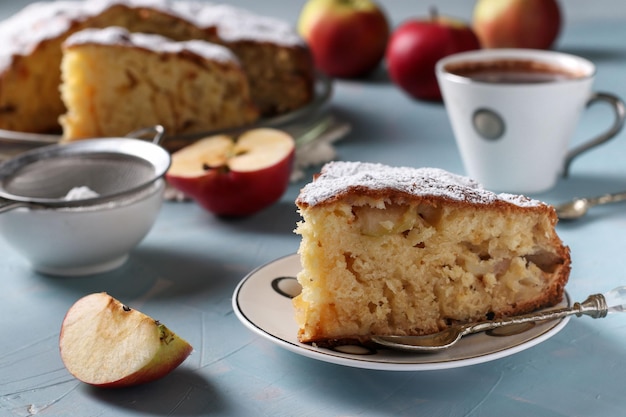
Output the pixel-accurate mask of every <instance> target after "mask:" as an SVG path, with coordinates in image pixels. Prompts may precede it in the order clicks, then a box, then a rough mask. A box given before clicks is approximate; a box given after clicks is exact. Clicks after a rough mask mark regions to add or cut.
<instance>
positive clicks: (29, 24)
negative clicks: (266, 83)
mask: <svg viewBox="0 0 626 417" xmlns="http://www.w3.org/2000/svg"><path fill="white" fill-rule="evenodd" d="M117 5H122V6H126V7H128V8H131V9H140V8H150V9H153V10H157V11H160V12H163V13H166V14H170V15H172V16H175V17H178V18H180V19H182V20H185V21H187V22H189V23H190V24H192V25H195V26H197V27H198V28H201V29H215V30H216V31H217V35H218V36H219V37H220V38H221V39H223V40H225V41H238V40H252V41H258V42H271V43H275V44H278V45H284V46H303V45H304V41H303V40H302V39H301V38H300V36H298V34H297V32H296V31H295V30H294V28H293V27H291V25H290V24H288V23H287V22H284V21H282V20H280V19H276V18H271V17H265V16H259V15H257V14H254V13H252V12H249V11H247V10H244V9H241V8H237V7H233V6H229V5H225V4H215V3H209V2H203V1H184V0H87V1H80V0H77V1H51V2H37V3H31V4H29V5H28V6H26V7H25V8H24V9H22V10H21V11H19V12H18V13H16V14H15V15H13V16H11V17H10V18H8V19H6V20H4V21H3V22H0V68H2V67H3V66H6V65H8V64H9V63H10V62H11V57H12V55H27V54H29V53H30V51H32V49H33V48H35V47H36V46H37V45H38V44H39V43H40V42H42V41H44V40H46V39H52V38H55V37H58V36H61V35H63V34H64V33H65V32H67V31H68V30H69V29H70V28H71V27H72V26H73V25H74V24H76V23H77V22H80V21H81V20H85V19H87V18H89V17H92V16H97V15H99V14H100V13H102V12H104V11H106V10H107V9H109V8H111V7H114V6H117Z"/></svg>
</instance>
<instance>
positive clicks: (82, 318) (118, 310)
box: [59, 292, 193, 388]
mask: <svg viewBox="0 0 626 417" xmlns="http://www.w3.org/2000/svg"><path fill="white" fill-rule="evenodd" d="M59 350H60V353H61V359H62V360H63V363H64V365H65V367H66V368H67V370H68V371H69V372H70V373H71V374H72V375H74V376H75V377H76V378H77V379H79V380H80V381H83V382H85V383H87V384H90V385H95V386H99V387H108V388H118V387H126V386H131V385H138V384H142V383H146V382H150V381H154V380H156V379H158V378H161V377H163V376H165V375H167V374H168V373H170V372H171V371H172V370H174V369H175V368H176V367H178V366H179V365H180V364H181V363H182V362H183V361H184V360H185V359H186V358H187V357H188V356H189V354H190V353H191V351H192V350H193V348H192V347H191V345H190V344H189V343H188V342H187V341H185V340H184V339H182V338H180V337H179V336H177V335H176V334H174V333H173V332H172V331H171V330H169V329H168V328H167V327H166V326H164V325H163V324H161V323H159V322H158V321H156V320H154V319H152V318H150V317H148V316H147V315H145V314H143V313H141V312H139V311H137V310H134V309H131V308H129V307H127V306H125V305H124V304H122V303H121V302H120V301H118V300H116V299H115V298H113V297H111V296H110V295H109V294H107V293H104V292H102V293H94V294H90V295H87V296H85V297H83V298H81V299H79V300H78V301H76V303H74V305H72V307H70V309H69V310H68V311H67V314H66V315H65V318H64V320H63V324H62V325H61V334H60V337H59Z"/></svg>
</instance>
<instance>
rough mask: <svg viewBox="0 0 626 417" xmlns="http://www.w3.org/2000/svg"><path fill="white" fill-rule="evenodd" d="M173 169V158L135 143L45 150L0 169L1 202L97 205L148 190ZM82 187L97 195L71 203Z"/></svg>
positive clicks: (124, 141)
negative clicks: (144, 189) (72, 191)
mask: <svg viewBox="0 0 626 417" xmlns="http://www.w3.org/2000/svg"><path fill="white" fill-rule="evenodd" d="M157 137H160V136H157ZM155 140H156V138H155ZM170 163H171V157H170V155H169V152H167V151H166V150H165V149H164V148H162V147H161V146H159V145H158V144H157V143H156V142H155V143H150V142H146V141H143V140H138V139H131V138H106V139H89V140H83V141H77V142H72V143H69V144H63V145H51V146H46V147H43V148H39V149H34V150H31V151H26V152H24V153H22V154H20V155H18V156H16V157H14V158H11V159H9V160H8V161H5V162H3V163H2V164H0V200H2V199H4V200H7V201H13V202H22V203H29V204H31V203H32V204H44V205H54V206H59V205H72V206H75V205H81V204H83V203H86V204H98V203H101V202H103V201H106V200H110V199H112V198H115V197H117V196H119V195H122V194H127V193H131V192H134V191H138V190H139V189H141V188H143V187H147V186H148V185H150V184H151V183H152V182H154V181H156V180H157V179H158V178H160V177H162V176H163V175H165V173H166V171H167V169H168V168H169V165H170ZM79 187H80V188H84V187H87V188H89V189H90V190H91V191H94V192H95V193H96V194H97V195H96V196H94V195H93V193H88V194H87V195H85V196H84V197H82V198H80V196H79V198H77V199H74V198H72V200H71V201H68V199H67V198H66V196H67V195H68V193H69V192H70V190H72V189H74V188H79Z"/></svg>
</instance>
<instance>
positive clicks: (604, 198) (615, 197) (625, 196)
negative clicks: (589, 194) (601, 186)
mask: <svg viewBox="0 0 626 417" xmlns="http://www.w3.org/2000/svg"><path fill="white" fill-rule="evenodd" d="M586 200H587V204H589V205H590V206H597V205H599V204H607V203H617V202H618V201H624V200H626V192H620V193H612V194H604V195H601V196H599V197H593V198H587V199H586Z"/></svg>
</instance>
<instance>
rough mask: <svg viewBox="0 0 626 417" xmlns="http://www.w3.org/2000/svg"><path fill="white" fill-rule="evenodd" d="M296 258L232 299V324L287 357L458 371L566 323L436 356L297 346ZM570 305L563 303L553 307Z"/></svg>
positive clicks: (471, 342)
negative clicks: (288, 353) (286, 353)
mask: <svg viewBox="0 0 626 417" xmlns="http://www.w3.org/2000/svg"><path fill="white" fill-rule="evenodd" d="M300 269H301V266H300V257H299V256H298V255H296V254H293V255H289V256H286V257H283V258H279V259H277V260H275V261H272V262H270V263H268V264H266V265H263V266H261V267H259V268H257V269H255V270H254V271H252V272H251V273H250V274H248V275H247V276H246V277H245V278H244V279H243V280H242V281H241V282H240V283H239V285H237V287H236V289H235V291H234V294H233V299H232V303H233V310H234V311H235V314H236V316H237V318H238V319H239V320H240V321H241V322H242V323H243V324H244V326H246V327H247V328H248V329H250V330H252V331H253V332H254V333H256V334H258V335H260V336H261V337H263V338H265V339H267V340H269V341H270V342H272V343H275V344H277V345H278V346H280V347H282V348H285V349H287V350H289V351H292V352H294V353H297V354H299V355H302V356H306V357H309V358H312V359H317V360H320V361H324V362H330V363H334V364H338V365H344V366H350V367H355V368H365V369H378V370H389V371H427V370H438V369H447V368H457V367H462V366H468V365H475V364H479V363H484V362H489V361H493V360H496V359H499V358H503V357H506V356H509V355H513V354H515V353H518V352H521V351H523V350H526V349H528V348H530V347H532V346H535V345H537V344H539V343H541V342H544V341H545V340H547V339H549V338H551V337H552V336H554V335H555V334H557V333H558V332H559V331H560V330H561V329H563V327H565V325H566V324H567V322H568V321H569V317H565V318H562V319H559V320H553V321H548V322H544V323H536V324H535V325H534V326H533V327H531V328H530V329H527V330H525V331H522V332H518V333H513V334H506V335H502V334H500V335H497V334H487V333H479V334H475V335H471V336H467V337H465V338H463V339H461V341H460V342H459V343H458V344H457V345H455V346H454V347H452V348H450V349H448V350H446V351H443V352H439V353H427V354H424V353H421V354H420V353H408V352H400V351H394V350H390V349H385V348H380V349H367V348H364V347H361V346H342V347H337V348H333V349H327V348H321V347H317V346H312V345H308V344H304V343H300V342H299V341H298V338H297V332H298V326H297V324H296V322H295V320H294V311H293V307H292V304H291V298H292V297H293V296H295V295H297V294H298V293H299V291H300V286H299V284H298V283H297V281H296V280H295V276H296V274H297V273H298V272H299V271H300ZM569 305H570V299H569V296H568V295H567V294H565V299H564V300H563V301H562V302H561V304H559V305H558V306H556V307H566V306H569Z"/></svg>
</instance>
